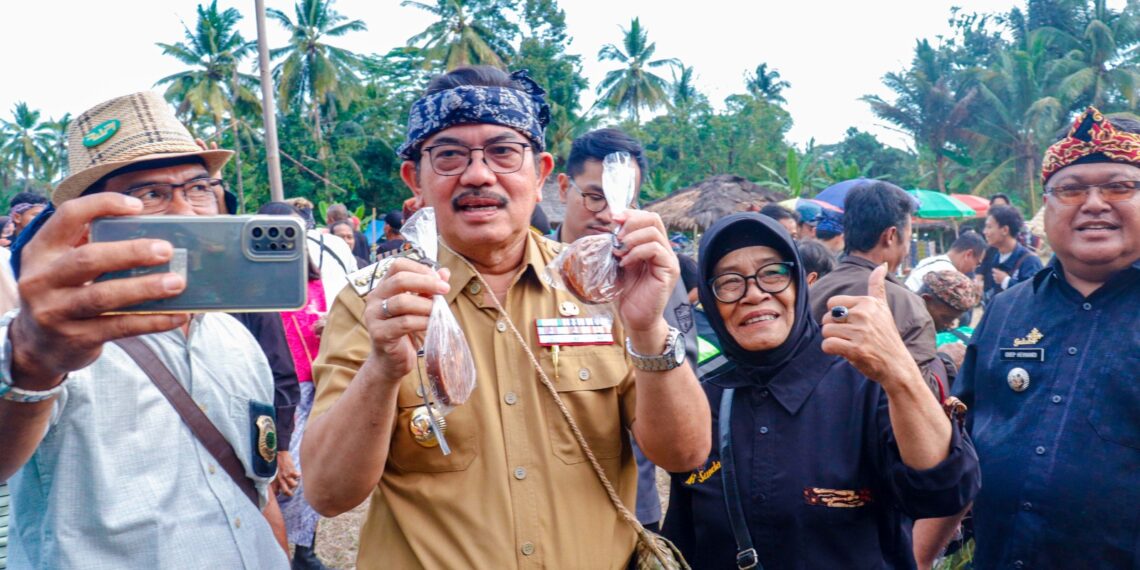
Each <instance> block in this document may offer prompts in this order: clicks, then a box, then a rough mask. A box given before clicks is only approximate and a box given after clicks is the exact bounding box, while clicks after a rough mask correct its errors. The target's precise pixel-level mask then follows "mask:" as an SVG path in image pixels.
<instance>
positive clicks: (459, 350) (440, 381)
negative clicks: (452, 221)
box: [400, 208, 475, 414]
mask: <svg viewBox="0 0 1140 570" xmlns="http://www.w3.org/2000/svg"><path fill="white" fill-rule="evenodd" d="M400 234H401V235H403V236H404V239H406V240H408V243H410V244H412V245H413V246H415V247H416V248H418V249H419V250H420V252H422V253H423V256H424V258H425V259H427V260H430V261H431V262H433V263H434V262H435V261H436V259H437V256H438V254H439V237H438V235H437V234H436V226H435V210H434V209H432V208H422V209H420V210H419V211H417V212H416V213H415V214H413V215H412V217H410V218H408V221H407V222H405V223H404V226H403V227H402V228H401V229H400ZM424 368H425V369H426V370H427V376H428V389H429V390H430V391H431V395H432V402H433V403H435V404H436V406H437V407H438V408H439V409H440V411H441V412H442V413H444V414H446V413H447V412H449V411H451V409H452V408H454V407H455V406H458V405H460V404H462V403H464V402H466V401H467V398H468V397H470V396H471V391H472V390H474V389H475V359H474V358H472V357H471V348H470V347H468V346H467V338H466V337H465V336H464V335H463V329H460V328H459V323H458V322H457V321H456V320H455V315H453V314H452V313H451V308H450V307H448V306H447V299H445V298H444V296H443V295H435V296H434V297H432V306H431V316H430V317H429V318H428V328H427V334H426V335H425V336H424Z"/></svg>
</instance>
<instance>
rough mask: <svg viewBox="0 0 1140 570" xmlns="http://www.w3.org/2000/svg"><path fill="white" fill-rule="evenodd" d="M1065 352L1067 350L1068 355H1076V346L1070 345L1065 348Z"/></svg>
mask: <svg viewBox="0 0 1140 570" xmlns="http://www.w3.org/2000/svg"><path fill="white" fill-rule="evenodd" d="M1065 352H1068V353H1069V356H1074V355H1076V354H1077V347H1075V346H1070V347H1069V350H1066V351H1065Z"/></svg>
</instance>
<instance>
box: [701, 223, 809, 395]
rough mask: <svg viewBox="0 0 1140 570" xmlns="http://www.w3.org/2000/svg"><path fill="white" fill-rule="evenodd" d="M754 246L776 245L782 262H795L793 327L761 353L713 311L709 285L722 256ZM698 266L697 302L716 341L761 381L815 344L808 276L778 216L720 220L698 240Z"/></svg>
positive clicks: (714, 306)
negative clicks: (742, 343)
mask: <svg viewBox="0 0 1140 570" xmlns="http://www.w3.org/2000/svg"><path fill="white" fill-rule="evenodd" d="M756 245H763V246H767V247H770V248H772V249H775V250H776V251H777V252H778V253H779V254H780V256H781V257H783V258H784V260H786V261H792V262H794V263H795V267H794V268H793V270H792V275H793V277H794V280H795V284H796V306H795V319H794V322H793V324H792V330H791V331H789V332H788V338H787V339H785V340H784V342H783V344H781V345H780V346H778V347H776V348H773V349H771V350H764V351H749V350H745V349H744V348H742V347H741V346H740V345H739V344H737V342H736V340H735V339H733V338H732V335H731V334H729V332H728V329H727V327H725V325H724V319H722V318H721V316H720V311H719V310H718V309H717V305H718V304H719V301H717V300H716V297H715V296H713V292H712V287H711V286H710V285H709V281H710V280H712V278H713V277H715V275H713V269H714V268H715V267H716V264H717V262H718V261H720V260H721V258H723V257H724V256H725V255H728V254H729V253H731V252H733V251H735V250H738V249H741V248H745V247H751V246H756ZM698 265H699V268H700V282H699V284H698V289H697V292H698V294H699V295H700V300H701V305H703V306H704V307H705V314H706V315H707V316H708V319H709V324H710V325H711V326H712V328H713V330H714V331H716V336H717V338H718V339H720V343H721V352H723V354H724V356H725V357H726V358H728V360H729V361H731V362H733V363H735V364H736V365H737V366H740V367H744V368H746V369H748V370H749V371H753V372H755V373H756V374H758V375H759V376H760V378H761V379H762V381H763V382H767V381H768V380H770V379H771V378H772V377H773V376H775V375H776V374H777V373H779V372H780V371H781V370H782V369H783V368H784V366H786V365H787V364H788V363H789V362H791V361H792V359H794V358H795V357H796V356H797V355H799V354H800V353H802V352H803V351H804V350H806V349H807V348H808V347H810V346H811V344H812V343H813V342H817V337H818V336H819V325H818V324H816V322H815V319H813V318H812V315H811V310H810V307H811V306H810V305H809V304H808V287H807V274H806V273H805V271H804V265H803V261H802V260H801V259H800V254H799V251H798V250H797V249H796V244H795V242H794V241H793V240H792V236H791V235H789V234H788V231H787V230H785V229H784V226H782V225H781V224H780V223H779V222H777V221H776V220H773V219H771V218H769V217H767V216H763V215H760V214H756V213H751V212H744V213H740V214H733V215H731V216H728V217H725V218H721V219H720V220H719V221H717V222H716V223H715V224H713V225H712V227H711V228H709V230H708V231H707V232H705V235H704V236H703V237H702V238H701V250H700V260H699V261H698Z"/></svg>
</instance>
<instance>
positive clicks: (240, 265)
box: [90, 216, 308, 313]
mask: <svg viewBox="0 0 1140 570" xmlns="http://www.w3.org/2000/svg"><path fill="white" fill-rule="evenodd" d="M140 238H149V239H161V240H166V241H168V242H170V244H171V245H172V246H173V247H174V254H173V256H172V257H171V259H170V262H169V263H164V264H161V265H153V266H149V267H135V268H132V269H127V270H124V271H115V272H111V273H105V274H103V275H102V276H100V277H99V278H97V279H96V280H95V281H108V280H111V279H122V278H125V277H137V276H142V275H150V274H153V273H167V272H172V273H178V274H181V275H182V276H183V277H184V278H185V279H186V289H185V290H184V291H183V292H182V293H181V294H180V295H178V296H177V297H171V298H168V299H159V300H155V301H147V302H145V303H140V304H138V305H133V306H130V307H124V308H122V309H118V310H117V311H115V312H116V313H186V312H208V311H218V312H231V313H234V312H240V313H244V312H253V311H291V310H296V309H299V308H301V307H302V306H304V305H305V300H306V299H305V297H306V292H307V288H306V284H307V277H308V265H307V261H306V258H305V255H306V254H305V228H304V226H302V225H301V221H300V220H298V219H297V218H293V217H288V216H137V217H134V216H131V217H115V218H99V219H96V220H94V221H92V222H91V238H90V241H92V242H112V241H124V240H132V239H140Z"/></svg>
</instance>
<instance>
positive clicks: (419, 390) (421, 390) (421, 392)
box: [416, 386, 424, 398]
mask: <svg viewBox="0 0 1140 570" xmlns="http://www.w3.org/2000/svg"><path fill="white" fill-rule="evenodd" d="M416 395H417V396H419V397H421V398H423V397H424V387H423V386H416Z"/></svg>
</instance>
